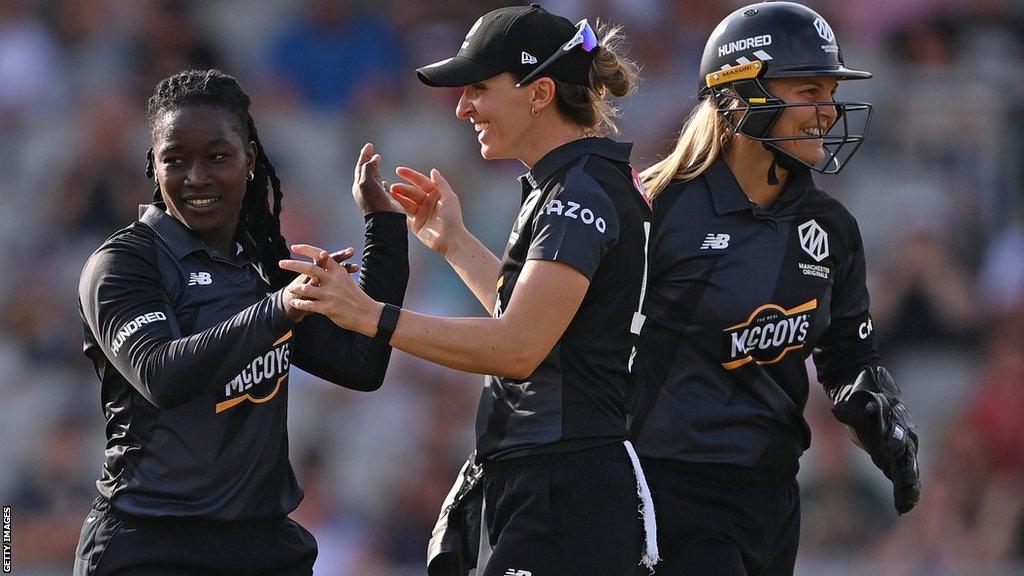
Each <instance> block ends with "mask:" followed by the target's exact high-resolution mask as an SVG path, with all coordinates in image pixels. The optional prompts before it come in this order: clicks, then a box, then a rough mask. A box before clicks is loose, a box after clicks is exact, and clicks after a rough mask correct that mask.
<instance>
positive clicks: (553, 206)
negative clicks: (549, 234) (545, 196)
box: [547, 199, 562, 216]
mask: <svg viewBox="0 0 1024 576" xmlns="http://www.w3.org/2000/svg"><path fill="white" fill-rule="evenodd" d="M547 212H548V214H558V215H559V216H561V215H562V201H561V200H557V199H556V200H552V201H551V202H548V209H547Z"/></svg>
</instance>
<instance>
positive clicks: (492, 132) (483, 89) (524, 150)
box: [455, 72, 533, 160]
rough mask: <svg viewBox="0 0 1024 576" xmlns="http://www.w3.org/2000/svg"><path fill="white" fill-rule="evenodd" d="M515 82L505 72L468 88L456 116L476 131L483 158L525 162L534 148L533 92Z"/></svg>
mask: <svg viewBox="0 0 1024 576" xmlns="http://www.w3.org/2000/svg"><path fill="white" fill-rule="evenodd" d="M515 85H516V81H515V79H514V78H513V76H512V75H511V74H509V73H508V72H505V73H503V74H499V75H497V76H494V77H491V78H488V79H487V80H484V81H482V82H477V83H476V84H471V85H469V86H465V87H463V89H462V97H461V98H459V104H458V106H457V107H456V108H455V115H456V116H458V117H459V119H461V120H468V121H469V122H471V123H472V124H473V128H474V129H475V130H476V132H477V141H479V142H480V155H481V156H483V157H484V158H486V159H488V160H494V159H496V158H519V159H522V158H523V156H524V155H525V154H528V150H529V148H530V145H531V140H530V134H531V131H530V127H531V125H532V124H533V121H532V120H533V115H532V114H531V112H530V98H531V96H532V94H531V91H530V90H528V89H525V88H516V87H515Z"/></svg>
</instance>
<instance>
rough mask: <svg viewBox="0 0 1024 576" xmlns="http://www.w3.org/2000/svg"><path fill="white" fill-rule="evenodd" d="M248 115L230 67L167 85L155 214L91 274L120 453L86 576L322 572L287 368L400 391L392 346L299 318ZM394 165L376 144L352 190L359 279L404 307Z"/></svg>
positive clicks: (83, 565) (107, 468)
mask: <svg viewBox="0 0 1024 576" xmlns="http://www.w3.org/2000/svg"><path fill="white" fill-rule="evenodd" d="M249 104H250V101H249V97H248V96H247V95H246V93H245V92H244V91H243V90H242V88H241V87H240V86H239V85H238V82H237V81H235V79H234V78H232V77H231V76H228V75H226V74H224V73H223V72H220V71H217V70H205V71H196V70H189V71H184V72H181V73H179V74H176V75H174V76H171V77H169V78H166V79H164V80H163V81H161V82H160V83H159V85H158V86H157V88H156V92H155V93H154V94H153V96H152V97H151V98H150V99H149V103H148V106H147V109H146V113H147V117H148V120H149V127H150V133H151V136H152V148H151V149H150V150H149V152H148V154H147V159H148V165H147V168H146V173H147V175H148V176H149V177H150V178H152V179H154V181H155V183H156V189H155V191H154V193H153V203H152V204H149V205H146V206H143V207H142V209H141V210H140V211H141V216H140V218H139V220H138V221H137V222H135V223H134V224H132V225H130V226H128V227H127V228H124V229H123V230H120V231H118V232H116V233H115V234H114V235H113V236H111V237H110V238H109V239H108V240H107V241H106V242H104V243H103V245H102V246H100V248H99V249H97V250H96V252H95V253H93V255H92V257H90V259H89V261H88V263H87V264H86V266H85V269H84V270H83V271H82V277H81V283H80V285H79V297H80V310H81V316H82V320H83V324H84V332H85V354H86V356H88V357H89V358H90V359H91V360H92V361H93V364H94V366H95V369H96V373H97V375H98V376H99V378H100V380H101V382H102V402H101V404H102V408H103V413H104V416H105V418H106V435H107V444H106V450H105V460H104V463H103V467H102V473H101V476H100V479H99V480H98V481H97V483H96V485H97V488H98V491H99V496H98V497H97V498H96V500H95V501H94V503H93V509H92V511H91V512H90V513H89V515H88V517H87V518H86V520H85V524H84V525H83V528H82V536H81V539H80V542H79V545H78V549H77V551H76V558H75V568H74V574H75V575H76V576H85V575H90V576H91V575H102V574H118V575H132V574H147V575H148V574H222V575H228V574H239V575H241V574H245V575H256V574H268V575H269V574H274V575H291V574H295V575H299V574H302V575H308V574H312V567H313V562H314V560H315V558H316V543H315V541H314V540H313V537H312V535H311V534H310V533H309V532H308V531H306V530H305V529H304V528H302V527H301V526H299V525H298V524H297V523H295V522H294V521H292V520H290V519H289V518H288V514H289V513H290V512H291V511H292V510H294V509H295V508H296V506H298V504H299V501H300V500H301V499H302V490H301V488H300V487H299V485H298V483H297V482H296V479H295V474H294V472H293V471H292V467H291V464H290V463H289V461H288V433H287V427H286V424H287V398H288V370H289V367H290V366H291V365H292V364H293V363H294V364H295V365H296V366H299V367H300V368H302V369H303V370H305V371H307V372H310V373H312V374H314V375H316V376H319V377H321V378H323V379H325V380H328V381H330V382H333V383H335V384H338V385H340V386H344V387H346V388H352V389H356V390H365V391H369V390H374V389H376V388H378V387H379V386H380V385H381V382H382V380H383V378H384V373H385V371H386V369H387V365H388V360H389V358H390V354H391V348H390V346H388V344H387V341H386V340H384V339H382V338H374V337H371V336H364V335H362V334H358V333H355V332H350V331H347V330H343V329H341V328H339V327H337V326H336V325H335V324H334V323H333V322H331V321H330V320H329V319H327V318H324V317H321V316H317V315H312V316H310V317H308V318H306V317H305V313H303V312H301V311H299V310H297V309H296V308H295V307H294V306H292V304H291V300H292V298H293V297H294V296H293V294H292V290H293V289H294V288H295V287H296V286H298V285H301V284H302V283H305V282H309V281H310V279H309V278H308V277H304V276H296V275H295V274H293V273H289V272H286V271H284V270H281V269H280V268H279V267H278V265H277V263H278V261H279V260H281V259H282V258H288V257H289V250H288V248H287V244H286V242H285V239H284V238H283V237H282V235H281V225H280V214H281V203H282V197H283V194H282V191H281V183H280V181H279V180H278V178H277V175H276V173H275V171H274V167H273V165H272V164H271V163H270V159H269V158H268V157H267V154H266V151H265V150H264V148H263V145H262V143H261V142H260V139H259V135H258V134H257V131H256V124H255V122H254V121H253V118H252V116H251V115H250V114H249ZM379 165H380V156H379V155H377V154H374V153H373V147H372V146H371V145H367V146H364V147H363V150H362V151H361V153H360V156H359V159H358V160H357V163H356V169H355V182H354V183H353V186H352V193H353V196H354V197H355V200H356V204H357V205H358V206H359V208H360V209H361V210H362V211H363V213H364V214H365V215H366V246H365V249H364V253H363V264H362V270H361V274H360V278H359V281H360V285H361V287H362V289H363V290H365V291H366V293H367V294H370V295H371V296H372V297H374V298H376V299H381V300H384V301H386V302H389V303H392V304H396V305H401V303H402V300H403V298H404V295H405V287H406V282H407V280H408V275H409V269H408V257H407V249H408V246H407V239H406V226H405V215H404V214H403V213H401V212H400V210H401V209H400V208H399V207H398V206H397V205H396V204H395V203H394V200H392V199H391V197H390V196H389V195H388V194H387V193H386V192H385V191H384V189H383V188H382V186H381V182H380V180H379V178H378V176H377V170H378V167H379ZM353 254H354V251H353V250H352V249H351V248H349V249H346V250H344V251H341V252H337V253H335V254H333V255H332V256H333V258H334V259H335V260H336V261H338V262H344V261H345V260H346V259H348V258H351V257H352V256H353ZM346 267H347V268H348V269H349V271H350V272H355V271H357V270H358V266H355V265H351V264H346Z"/></svg>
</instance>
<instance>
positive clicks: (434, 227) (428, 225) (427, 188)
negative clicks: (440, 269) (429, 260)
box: [391, 166, 467, 256]
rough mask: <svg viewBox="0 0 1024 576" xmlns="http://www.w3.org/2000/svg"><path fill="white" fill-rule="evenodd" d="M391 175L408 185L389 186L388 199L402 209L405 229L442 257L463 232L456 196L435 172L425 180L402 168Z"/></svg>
mask: <svg viewBox="0 0 1024 576" xmlns="http://www.w3.org/2000/svg"><path fill="white" fill-rule="evenodd" d="M395 173H396V174H398V176H399V177H400V178H402V179H403V180H405V181H406V182H408V184H406V183H403V182H399V183H396V184H392V185H391V196H392V197H393V198H394V199H395V200H397V201H398V203H399V204H400V205H401V206H402V208H403V209H404V210H405V215H406V217H407V224H408V226H409V230H411V231H412V233H413V234H415V235H416V237H417V238H419V240H420V242H422V243H423V245H424V246H426V247H427V248H430V249H431V250H433V251H434V252H437V253H438V254H440V255H441V256H446V255H447V253H448V249H449V248H450V247H451V246H452V244H453V243H454V240H455V239H456V238H457V237H458V236H460V235H462V234H465V233H467V231H466V227H465V225H464V224H463V223H462V205H461V204H460V203H459V197H458V196H456V195H455V192H454V191H452V187H451V186H450V185H449V184H448V181H447V180H446V179H445V177H444V176H442V175H441V172H439V171H438V170H437V169H432V170H431V171H430V177H429V178H428V177H427V176H426V175H425V174H422V173H420V172H417V171H416V170H413V169H412V168H406V167H404V166H400V167H399V168H398V169H396V170H395Z"/></svg>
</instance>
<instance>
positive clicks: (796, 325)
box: [722, 299, 818, 370]
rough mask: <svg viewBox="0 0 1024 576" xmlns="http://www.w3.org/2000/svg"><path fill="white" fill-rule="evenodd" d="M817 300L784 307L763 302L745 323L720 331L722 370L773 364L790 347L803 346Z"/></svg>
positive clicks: (796, 348) (790, 349) (797, 347)
mask: <svg viewBox="0 0 1024 576" xmlns="http://www.w3.org/2000/svg"><path fill="white" fill-rule="evenodd" d="M817 307H818V301H817V300H816V299H815V300H810V301H808V302H805V303H803V304H801V305H799V306H797V307H796V308H792V309H790V310H786V309H785V308H783V307H782V306H779V305H777V304H765V305H764V306H761V307H760V308H758V309H757V310H754V312H753V313H751V315H750V317H749V318H747V321H746V322H743V323H742V324H737V325H735V326H730V327H728V328H726V329H725V330H724V332H725V334H726V342H727V346H728V350H729V360H728V361H726V362H723V363H722V367H723V368H725V369H726V370H735V369H736V368H739V367H740V366H743V365H744V364H747V363H748V362H757V363H758V364H774V363H775V362H778V361H779V360H782V358H783V357H784V356H785V355H786V354H788V353H790V352H791V351H793V350H799V349H800V348H803V345H804V342H806V341H807V333H808V332H809V331H810V328H811V315H812V313H813V312H814V310H815V309H816V308H817Z"/></svg>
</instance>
